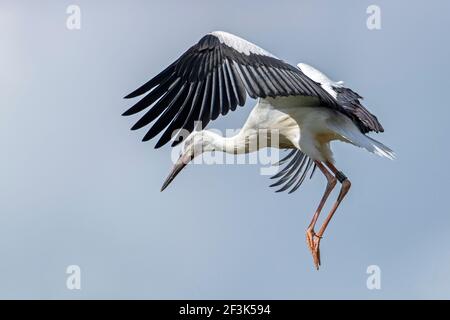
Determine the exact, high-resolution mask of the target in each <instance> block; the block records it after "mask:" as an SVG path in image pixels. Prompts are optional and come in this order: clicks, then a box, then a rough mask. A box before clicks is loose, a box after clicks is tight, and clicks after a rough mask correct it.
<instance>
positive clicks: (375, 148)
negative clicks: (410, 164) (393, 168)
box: [361, 135, 395, 160]
mask: <svg viewBox="0 0 450 320" xmlns="http://www.w3.org/2000/svg"><path fill="white" fill-rule="evenodd" d="M364 136H365V137H366V138H367V143H365V144H364V145H363V146H361V147H363V148H365V149H366V150H367V151H369V152H372V153H375V154H377V155H379V156H380V157H386V158H388V159H391V160H394V159H395V153H394V151H392V149H390V148H389V147H387V146H385V145H384V144H382V143H381V142H379V141H377V140H375V139H372V138H371V137H368V136H366V135H364Z"/></svg>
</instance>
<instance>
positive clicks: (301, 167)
mask: <svg viewBox="0 0 450 320" xmlns="http://www.w3.org/2000/svg"><path fill="white" fill-rule="evenodd" d="M275 165H278V166H280V167H281V166H284V167H283V168H282V169H281V170H280V171H279V172H278V173H277V174H276V175H274V176H272V177H270V179H278V180H277V181H276V182H275V183H273V184H271V185H270V187H278V186H281V188H280V189H278V190H277V191H276V192H282V191H286V190H288V189H289V188H291V187H292V188H291V190H290V191H289V193H292V192H294V191H296V190H297V189H298V188H299V187H300V186H301V185H302V183H303V181H305V178H306V176H307V175H308V172H309V171H310V169H311V168H312V172H311V175H310V178H311V177H312V175H313V174H314V171H315V169H316V165H315V163H314V161H313V160H311V158H309V157H308V156H307V155H305V154H304V153H303V152H302V151H301V150H299V149H294V150H292V151H290V152H289V153H288V154H287V156H286V157H284V158H283V159H281V160H280V161H279V162H278V163H276V164H275Z"/></svg>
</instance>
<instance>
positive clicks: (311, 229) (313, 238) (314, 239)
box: [306, 161, 337, 268]
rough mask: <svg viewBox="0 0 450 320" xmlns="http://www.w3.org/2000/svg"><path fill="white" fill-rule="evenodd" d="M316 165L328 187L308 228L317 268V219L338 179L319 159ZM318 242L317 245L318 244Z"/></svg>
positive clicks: (318, 256)
mask: <svg viewBox="0 0 450 320" xmlns="http://www.w3.org/2000/svg"><path fill="white" fill-rule="evenodd" d="M315 164H316V166H317V167H318V168H319V169H320V171H322V173H323V174H324V175H325V177H326V178H327V188H326V189H325V192H324V194H323V196H322V200H320V203H319V206H318V207H317V210H316V212H315V213H314V216H313V218H312V220H311V223H310V224H309V226H308V229H306V242H307V244H308V246H309V249H310V250H311V254H312V256H313V260H314V265H315V266H316V268H319V266H320V251H319V245H318V244H319V241H320V238H319V236H317V235H316V233H315V231H314V227H315V226H316V223H317V219H318V218H319V215H320V212H321V211H322V209H323V207H324V205H325V202H326V201H327V199H328V197H329V195H330V193H331V191H333V189H334V187H335V186H336V181H337V179H336V178H335V177H334V176H333V175H332V174H331V173H330V172H329V171H328V169H327V168H326V167H325V166H324V165H323V164H322V163H321V162H319V161H315ZM316 243H317V245H316Z"/></svg>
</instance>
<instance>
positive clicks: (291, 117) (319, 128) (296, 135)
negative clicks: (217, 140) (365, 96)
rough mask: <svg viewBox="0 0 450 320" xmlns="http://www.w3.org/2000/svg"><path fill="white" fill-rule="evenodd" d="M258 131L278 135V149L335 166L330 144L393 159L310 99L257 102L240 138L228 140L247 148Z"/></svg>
mask: <svg viewBox="0 0 450 320" xmlns="http://www.w3.org/2000/svg"><path fill="white" fill-rule="evenodd" d="M261 130H267V131H268V133H269V134H270V133H271V132H272V133H274V134H277V133H278V134H279V143H280V145H279V148H297V149H300V150H301V151H302V152H304V153H305V154H306V155H307V156H309V157H310V158H311V159H313V160H318V161H330V162H334V160H333V154H332V152H331V149H330V142H331V141H333V140H340V141H344V142H348V143H351V144H353V145H355V146H358V147H362V148H365V149H367V150H368V151H370V152H373V153H376V154H378V155H381V156H385V157H388V158H393V153H392V151H390V150H389V148H387V147H385V146H383V145H382V144H381V143H379V142H377V141H375V140H373V139H372V138H370V137H368V136H366V135H365V134H363V133H361V131H360V130H359V129H358V127H357V126H356V125H355V124H354V123H353V122H352V121H351V120H350V119H349V118H348V117H346V116H345V115H343V114H341V113H339V112H337V111H333V110H331V109H329V108H324V107H319V106H318V105H317V100H316V99H314V98H310V97H301V96H291V97H278V98H274V99H273V98H267V99H259V100H258V102H257V104H256V106H255V107H254V108H253V110H252V112H251V113H250V116H249V117H248V119H247V121H246V122H245V124H244V126H243V128H242V129H241V131H240V132H239V134H238V135H237V136H235V137H233V138H231V139H230V138H228V139H230V140H233V142H234V143H235V144H237V145H241V146H242V145H248V144H249V143H248V142H249V140H250V141H251V139H252V138H251V137H255V136H256V135H257V134H258V132H260V131H261ZM228 139H227V140H228ZM230 142H231V141H230ZM250 145H251V144H250ZM241 149H243V148H238V150H241ZM249 151H256V150H249Z"/></svg>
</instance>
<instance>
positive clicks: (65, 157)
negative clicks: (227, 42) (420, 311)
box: [0, 0, 450, 299]
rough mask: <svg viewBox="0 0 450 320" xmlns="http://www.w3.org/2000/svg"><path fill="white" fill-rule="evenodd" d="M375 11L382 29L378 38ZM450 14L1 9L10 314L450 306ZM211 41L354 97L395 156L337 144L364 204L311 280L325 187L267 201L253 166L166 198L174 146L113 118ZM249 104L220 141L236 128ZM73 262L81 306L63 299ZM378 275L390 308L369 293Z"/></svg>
mask: <svg viewBox="0 0 450 320" xmlns="http://www.w3.org/2000/svg"><path fill="white" fill-rule="evenodd" d="M70 4H77V5H79V6H80V8H81V12H82V28H81V30H79V31H69V30H68V29H67V28H66V18H67V15H66V13H65V11H66V8H67V6H68V5H70ZM370 4H377V5H379V6H380V8H381V14H382V29H381V30H378V31H369V30H368V29H367V28H366V18H367V14H366V8H367V6H368V5H370ZM449 12H450V3H449V2H448V1H437V0H436V1H432V2H430V1H415V2H411V1H400V0H398V1H360V0H354V1H339V2H338V1H331V0H330V1H323V0H322V1H317V0H316V1H264V2H261V1H233V0H229V1H170V0H165V1H158V2H157V1H153V3H152V2H150V1H126V2H125V1H73V2H72V1H56V0H55V1H39V2H37V1H9V0H2V2H1V3H0V39H2V46H1V50H0V88H1V90H0V150H1V152H2V157H1V158H0V257H1V258H0V298H64V299H76V298H195V299H197V298H208V299H211V298H246V299H247V298H253V299H259V298H261V299H282V298H286V299H297V298H368V299H379V298H450V233H449V231H450V212H449V209H448V204H447V203H446V200H447V197H448V181H449V179H450V176H449V171H448V168H447V164H448V162H449V160H450V154H449V151H448V148H447V146H448V141H447V136H448V135H447V132H446V130H447V128H448V122H449V118H450V111H449V110H450V107H449V105H448V104H449V103H448V99H447V98H446V96H447V94H448V91H449V90H448V85H449V83H448V74H449V72H450V67H449V62H448V57H449V56H450V46H449V44H448V41H447V40H445V39H446V38H447V33H448V30H449V19H448V13H449ZM213 30H225V31H229V32H232V33H235V34H238V35H240V36H242V37H244V38H246V39H249V40H251V41H253V42H255V43H257V44H259V45H261V46H262V47H264V48H265V49H267V50H268V51H271V52H272V53H274V54H275V55H277V56H279V57H281V58H283V59H285V60H286V61H288V62H291V63H298V62H306V63H310V64H312V65H314V66H316V67H318V68H320V69H321V70H323V71H324V72H326V73H327V74H329V75H330V77H331V78H333V79H335V80H344V81H346V83H347V85H348V86H350V87H352V88H353V89H354V90H356V91H358V92H359V93H360V94H361V95H363V96H364V97H365V104H366V105H367V106H368V107H369V109H370V110H371V111H372V112H373V113H375V114H376V115H377V116H378V118H379V119H380V121H381V123H382V124H383V126H384V127H385V129H386V132H385V133H384V134H381V135H377V136H376V138H377V139H379V140H381V141H382V142H384V143H385V144H387V145H388V146H390V147H392V148H393V149H394V150H395V151H396V153H397V155H398V159H397V160H396V161H389V160H386V159H382V158H378V157H376V156H374V155H371V154H369V153H367V152H365V151H363V150H359V149H356V148H353V147H351V146H347V145H338V144H337V145H335V146H334V150H335V156H336V160H337V165H338V166H339V167H340V168H341V169H342V170H343V171H344V172H345V173H346V174H347V175H348V176H349V177H350V179H351V181H352V183H353V188H352V190H351V192H350V194H349V196H348V198H347V199H346V201H345V202H344V203H343V205H342V206H341V208H340V209H339V211H338V213H337V214H336V216H335V218H334V219H333V221H332V223H331V225H330V227H329V229H328V231H327V233H326V235H325V238H324V240H323V241H322V255H323V268H322V269H321V270H320V271H319V272H317V271H315V270H314V268H313V265H312V259H311V257H310V253H309V252H308V250H307V248H306V243H305V235H304V231H305V229H306V227H307V225H308V223H309V221H310V219H311V216H312V213H313V211H314V208H315V207H316V205H317V202H318V200H319V199H320V197H321V194H322V192H323V189H324V187H325V180H324V178H323V177H321V176H320V175H319V174H317V175H316V176H315V177H314V178H313V180H311V181H308V182H307V183H306V184H305V185H304V186H302V187H301V188H300V189H299V191H298V192H296V193H295V194H293V195H288V194H274V193H273V191H272V190H270V189H269V188H268V185H269V184H270V181H269V179H268V178H267V177H264V176H261V175H259V167H258V166H256V165H240V166H236V165H235V166H232V165H228V166H191V167H189V168H188V169H187V170H186V171H185V172H183V173H182V174H181V175H180V176H179V177H178V178H177V179H176V180H175V182H174V183H173V185H171V186H170V188H168V189H167V191H165V192H164V193H160V192H159V188H160V186H161V184H162V182H163V180H164V178H165V176H166V175H167V173H168V170H169V169H170V166H171V162H170V148H168V147H166V148H163V149H161V150H156V151H155V150H153V149H152V146H153V143H154V142H149V143H141V142H140V139H141V137H142V135H143V132H141V131H140V132H130V131H129V128H130V126H131V125H132V124H133V121H134V120H135V119H136V118H123V117H121V116H120V114H121V113H122V112H123V111H124V110H126V109H127V107H129V106H130V101H124V100H122V97H123V96H124V95H125V94H127V93H129V91H130V90H132V89H134V88H136V87H137V86H139V85H140V84H142V83H143V82H144V81H145V80H147V79H148V78H150V77H151V76H153V75H155V74H156V73H157V72H158V71H160V70H161V69H162V68H164V67H165V66H166V65H168V64H169V63H171V62H172V61H173V60H174V59H175V58H176V57H178V55H179V54H181V53H182V52H183V51H184V50H185V49H187V48H188V47H189V46H190V45H192V44H193V43H195V42H196V41H197V40H198V39H199V38H200V37H201V36H202V35H203V34H205V33H207V32H210V31H213ZM253 103H254V102H253V101H249V103H248V104H247V106H246V107H245V108H242V109H239V110H238V112H235V113H233V114H231V115H230V116H227V117H226V118H222V119H220V120H218V121H216V122H213V123H211V124H210V127H216V128H222V129H224V128H238V127H240V126H241V125H242V124H243V122H244V120H245V118H246V117H247V116H248V113H249V112H250V110H251V106H252V104H253ZM335 196H336V194H334V197H335ZM71 264H76V265H79V266H80V267H81V270H82V290H81V291H69V290H67V289H66V286H65V281H66V274H65V269H66V267H67V266H68V265H71ZM372 264H376V265H378V266H380V268H381V270H382V289H381V290H379V291H370V290H368V289H367V288H366V278H367V275H366V268H367V266H369V265H372Z"/></svg>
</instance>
